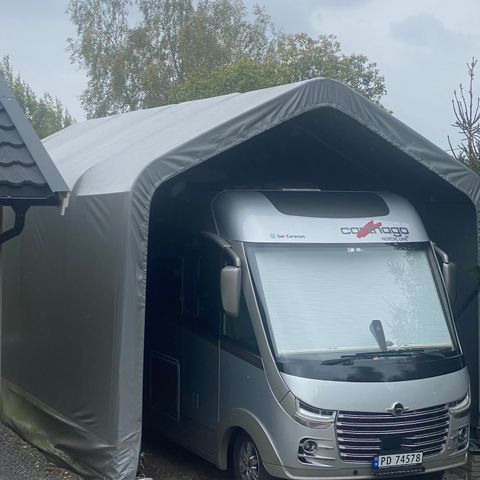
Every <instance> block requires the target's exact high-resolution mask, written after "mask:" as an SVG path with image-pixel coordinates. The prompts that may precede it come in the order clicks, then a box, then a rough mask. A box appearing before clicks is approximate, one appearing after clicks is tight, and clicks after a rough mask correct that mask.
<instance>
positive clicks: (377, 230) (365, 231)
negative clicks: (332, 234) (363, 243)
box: [340, 220, 410, 238]
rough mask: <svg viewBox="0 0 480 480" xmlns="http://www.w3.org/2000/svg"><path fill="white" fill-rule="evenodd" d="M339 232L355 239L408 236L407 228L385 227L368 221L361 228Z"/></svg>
mask: <svg viewBox="0 0 480 480" xmlns="http://www.w3.org/2000/svg"><path fill="white" fill-rule="evenodd" d="M340 231H341V232H342V234H343V235H355V236H356V237H357V238H365V237H367V236H368V235H382V236H384V235H389V236H391V237H395V238H400V237H404V236H405V235H409V234H410V231H409V230H408V228H407V227H387V226H384V225H383V223H382V222H375V220H370V221H369V222H367V223H366V224H365V225H363V227H342V228H340Z"/></svg>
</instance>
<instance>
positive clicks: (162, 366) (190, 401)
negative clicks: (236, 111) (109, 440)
mask: <svg viewBox="0 0 480 480" xmlns="http://www.w3.org/2000/svg"><path fill="white" fill-rule="evenodd" d="M230 188H247V189H250V188H319V189H322V190H346V191H355V190H357V191H360V190H361V191H388V192H394V193H397V194H399V195H402V196H403V197H405V198H407V199H408V200H409V201H410V202H411V203H412V204H413V205H414V207H415V208H416V209H417V211H418V212H419V214H420V216H421V218H422V220H423V222H424V224H425V226H426V228H427V231H428V233H429V236H430V238H431V239H432V240H433V241H435V242H436V243H437V244H438V245H439V246H441V248H443V249H444V250H446V251H447V252H448V253H449V255H450V256H451V258H452V259H453V261H454V262H455V263H456V264H457V267H458V295H457V301H456V303H455V305H454V306H453V307H454V315H455V318H456V321H457V324H458V330H459V334H460V337H461V339H460V340H461V342H462V345H463V348H464V351H465V357H466V360H467V364H468V366H469V369H470V374H471V378H472V383H473V388H472V392H473V401H474V404H476V402H477V399H476V397H477V392H478V360H477V355H476V351H477V341H476V338H477V336H478V335H477V334H478V332H477V322H476V318H477V298H476V293H475V292H476V291H477V284H478V280H477V278H476V275H475V274H474V273H473V270H472V269H473V267H474V266H475V265H476V264H477V248H476V245H477V231H476V221H477V220H476V211H475V208H474V206H473V204H472V203H471V202H470V201H469V200H468V199H467V197H466V196H464V194H462V193H461V192H459V191H458V190H456V189H455V188H454V187H453V186H451V185H450V184H449V183H447V182H446V181H445V180H443V179H442V178H441V177H439V176H438V175H437V174H435V173H434V172H433V171H430V170H428V169H427V168H426V167H424V166H422V165H421V164H419V163H418V162H417V161H415V160H414V159H412V158H411V157H410V156H408V155H407V154H405V153H404V152H402V151H401V150H400V149H398V148H396V147H394V146H393V145H392V144H391V143H388V142H387V141H385V140H384V139H383V138H381V137H380V136H379V135H378V134H376V133H374V132H372V131H371V130H369V129H368V128H366V127H365V126H363V125H361V124H360V123H358V122H357V121H356V120H354V119H352V118H351V117H348V116H347V115H345V114H343V113H341V112H339V111H338V110H334V109H331V108H322V109H319V110H315V111H312V112H308V113H305V114H302V115H300V116H299V117H296V118H294V119H292V120H289V121H287V122H285V123H283V124H281V125H279V126H277V127H274V128H272V129H271V130H269V131H267V132H265V133H262V134H260V135H257V136H256V137H254V138H252V139H250V140H248V141H246V142H244V143H241V144H239V145H237V146H235V147H233V148H231V149H230V150H228V151H226V152H223V153H221V154H219V155H217V156H216V157H213V158H211V159H209V160H208V161H206V162H204V163H202V164H201V165H198V166H195V167H193V168H191V169H190V170H188V171H186V172H184V173H183V174H180V175H178V176H176V177H175V178H173V179H171V180H168V181H166V182H165V183H163V184H162V185H161V187H159V188H158V189H157V191H156V193H155V195H154V197H153V200H152V204H151V210H150V224H149V245H148V267H147V270H148V275H147V296H146V319H145V352H144V410H143V429H144V432H145V433H146V432H148V433H149V434H150V435H149V438H154V437H155V435H156V434H157V433H159V432H161V433H162V434H166V435H167V436H173V437H174V438H175V439H176V440H177V441H179V442H180V443H183V444H184V445H186V446H189V447H192V443H193V444H195V445H197V448H196V451H197V453H200V454H201V455H202V456H203V457H205V458H207V459H209V460H211V461H213V462H214V463H216V464H217V465H219V464H220V465H221V464H222V462H221V459H220V460H219V458H218V456H217V453H216V452H215V451H213V450H212V449H211V448H209V445H211V444H212V442H213V441H212V442H210V441H209V436H211V435H213V430H214V425H212V422H214V421H216V420H215V419H218V409H219V405H218V395H217V396H216V394H215V391H216V388H217V385H216V383H215V382H216V381H217V379H218V373H217V370H218V369H219V368H221V366H220V365H219V364H218V354H217V355H215V351H216V349H218V346H219V342H220V338H221V317H222V312H221V306H220V294H219V282H218V273H219V269H220V265H219V263H218V262H219V258H218V257H216V256H215V254H214V252H209V251H207V253H206V254H205V255H204V256H203V254H202V255H199V254H198V251H199V242H201V241H202V240H201V238H200V237H199V236H198V235H196V234H195V232H202V231H212V232H213V231H214V225H213V223H212V219H211V210H210V202H211V200H212V198H213V197H214V196H215V195H216V194H217V193H218V192H220V191H222V190H224V189H230ZM452 231H454V232H455V235H452V234H451V233H452ZM192 335H202V336H203V337H204V338H205V339H207V340H208V342H207V345H209V346H207V347H205V348H203V347H202V348H200V349H199V350H198V351H194V350H192V343H191V342H190V341H189V338H190V337H191V336H192ZM205 372H207V374H206V377H208V378H206V377H205V378H203V379H202V382H200V381H199V376H200V375H204V374H205ZM472 413H473V416H474V418H473V425H476V424H477V417H476V415H477V412H475V411H474V412H472ZM179 425H180V426H181V428H178V426H179ZM192 426H196V427H198V428H190V427H192ZM193 432H196V435H197V437H198V438H195V437H194V435H193ZM152 434H153V436H152ZM191 442H192V443H191ZM198 445H203V446H204V447H205V448H204V450H201V449H200V450H199V448H198Z"/></svg>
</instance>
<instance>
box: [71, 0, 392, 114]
mask: <svg viewBox="0 0 480 480" xmlns="http://www.w3.org/2000/svg"><path fill="white" fill-rule="evenodd" d="M134 9H136V10H134ZM68 12H69V14H70V18H71V20H72V22H73V24H74V25H75V27H76V37H75V38H72V39H69V47H68V48H69V51H70V56H71V60H72V61H73V62H76V63H78V64H79V65H80V66H81V67H82V68H84V69H85V71H86V73H87V77H88V85H87V89H86V90H85V91H84V92H83V94H82V97H81V100H82V105H83V107H84V108H85V110H86V112H87V116H88V117H98V116H104V115H109V114H113V113H117V112H123V111H128V110H135V109H139V108H145V107H151V106H158V105H166V104H169V103H175V102H179V101H185V100H194V99H198V98H205V97H210V96H214V95H221V94H226V93H232V92H245V91H249V90H255V89H258V88H264V87H270V86H274V85H279V84H283V83H290V82H296V81H300V80H306V79H310V78H315V77H319V76H325V77H331V78H335V79H338V80H340V81H342V82H344V83H346V84H348V85H350V86H351V87H352V88H354V89H356V90H357V91H359V92H360V93H362V94H364V95H366V96H367V97H369V98H370V99H371V100H373V101H375V102H377V103H380V100H381V98H382V96H383V95H384V94H385V93H386V89H385V81H384V78H383V77H382V76H381V75H380V73H379V71H378V69H377V67H376V65H375V64H374V63H371V62H369V61H368V59H367V57H365V56H364V55H344V54H343V53H342V51H341V46H340V44H339V42H338V41H337V40H336V38H335V37H334V36H326V35H322V36H320V37H319V38H317V39H313V38H311V37H309V36H308V35H306V34H302V33H300V34H293V35H285V34H280V33H278V32H277V31H276V29H275V26H274V25H273V24H272V23H271V21H270V17H269V16H268V14H267V13H266V12H265V10H263V9H261V8H259V7H256V8H255V9H254V10H253V11H252V12H248V11H247V9H246V7H245V5H244V3H243V0H197V1H193V0H70V3H69V8H68ZM132 12H136V16H139V18H140V20H139V21H138V22H137V23H136V24H135V25H134V26H130V25H129V15H132Z"/></svg>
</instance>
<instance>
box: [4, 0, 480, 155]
mask: <svg viewBox="0 0 480 480" xmlns="http://www.w3.org/2000/svg"><path fill="white" fill-rule="evenodd" d="M245 1H246V3H247V5H253V4H254V3H259V4H263V5H265V6H266V8H267V10H268V11H269V13H270V14H271V16H272V19H273V21H274V22H275V23H276V24H277V25H279V26H280V27H281V28H282V29H283V30H284V31H285V32H298V31H304V32H307V33H308V34H310V35H312V36H316V35H319V34H335V35H336V36H337V37H338V39H339V40H340V42H341V44H342V47H343V51H344V52H345V53H362V54H365V55H367V56H368V57H369V59H370V60H371V61H374V62H376V63H377V64H378V67H379V69H380V71H381V72H382V74H383V75H384V76H385V79H386V84H387V90H388V94H387V96H386V97H385V99H384V103H385V105H386V106H387V107H388V108H389V109H391V110H393V112H394V114H395V115H396V116H397V117H398V118H399V119H400V120H402V121H403V122H405V123H406V124H408V125H409V126H410V127H412V128H414V129H415V130H417V131H419V132H420V133H421V134H423V135H424V136H426V137H427V138H429V139H430V140H432V141H433V142H435V143H436V144H437V145H439V146H440V147H442V148H445V149H446V148H447V141H446V137H447V135H448V134H453V128H452V127H451V126H450V124H451V123H452V121H453V114H452V111H451V104H450V101H451V98H452V93H453V90H454V88H456V87H457V86H458V84H459V83H460V82H466V81H467V80H468V78H467V74H466V66H465V65H466V63H467V61H468V60H469V59H470V58H471V57H472V56H480V29H479V27H478V25H479V20H480V1H478V0H456V1H452V0H245ZM67 3H68V1H67V0H42V1H39V0H15V1H7V0H4V1H2V13H1V16H2V18H1V19H2V22H1V25H2V28H1V29H0V55H3V54H8V55H10V57H11V61H12V63H13V65H14V67H15V69H16V70H17V71H19V72H20V73H21V74H22V76H23V77H24V78H25V80H27V81H28V82H29V83H30V85H31V86H32V87H33V88H34V90H35V91H37V92H38V93H41V92H43V91H49V92H50V93H52V94H54V95H56V96H58V97H59V98H60V99H61V100H62V101H63V103H64V104H65V105H66V106H67V107H68V108H69V110H70V111H71V113H72V114H73V116H74V117H75V118H76V119H77V120H82V119H83V112H82V109H81V106H80V102H79V100H78V95H79V94H80V92H81V91H82V89H83V88H84V86H85V76H84V75H83V73H82V72H81V71H79V70H78V68H77V67H76V66H74V65H71V64H70V62H69V60H68V55H67V53H66V52H65V46H66V38H67V37H69V36H71V35H73V33H74V32H73V28H72V26H71V25H70V22H69V19H68V17H67V16H66V15H65V10H66V7H67ZM478 73H479V77H480V68H479V72H478ZM477 91H478V92H479V93H480V78H479V81H478V90H477Z"/></svg>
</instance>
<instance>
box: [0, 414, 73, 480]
mask: <svg viewBox="0 0 480 480" xmlns="http://www.w3.org/2000/svg"><path fill="white" fill-rule="evenodd" d="M0 480H82V479H81V478H80V477H79V476H78V475H75V474H73V473H70V472H68V471H66V470H64V469H63V468H58V467H56V466H55V465H53V464H52V463H50V462H49V461H48V460H47V459H46V458H45V456H44V455H43V454H42V453H41V452H40V451H39V450H37V449H36V448H33V447H31V446H30V445H28V444H27V443H25V442H24V441H23V440H22V439H21V438H20V437H18V436H17V435H16V434H15V433H13V432H12V431H11V430H10V429H9V428H7V427H6V426H4V425H2V424H1V423H0Z"/></svg>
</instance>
